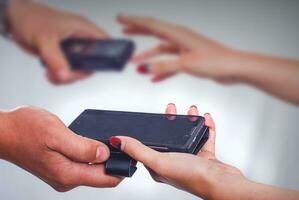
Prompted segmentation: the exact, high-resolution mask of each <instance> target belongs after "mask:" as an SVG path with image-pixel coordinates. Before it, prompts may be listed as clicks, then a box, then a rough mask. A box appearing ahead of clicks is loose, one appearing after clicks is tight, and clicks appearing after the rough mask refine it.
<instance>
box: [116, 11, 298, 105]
mask: <svg viewBox="0 0 299 200" xmlns="http://www.w3.org/2000/svg"><path fill="white" fill-rule="evenodd" d="M118 21H119V22H120V23H121V24H122V25H123V32H124V33H126V34H129V35H147V36H154V37H157V38H159V39H160V40H161V43H160V44H158V45H157V46H155V47H153V48H151V49H148V50H145V51H144V52H142V53H139V54H138V55H136V56H135V57H134V58H133V62H134V63H136V64H140V63H144V62H146V63H149V64H150V65H151V66H152V67H151V70H150V74H151V75H152V76H153V81H161V80H164V79H165V78H168V77H170V76H172V75H175V74H177V73H187V74H190V75H194V76H197V77H203V78H210V79H214V80H216V81H218V82H221V83H225V84H228V83H246V84H250V85H253V86H255V87H257V88H259V89H261V90H264V91H266V92H268V93H269V94H271V95H274V96H276V97H279V98H281V99H283V100H286V101H289V102H292V103H295V104H299V90H298V87H299V61H297V60H291V59H286V58H279V57H275V56H267V55H262V54H256V53H250V52H244V51H240V50H236V49H232V48H229V47H227V46H224V45H222V44H220V43H218V42H216V41H213V40H211V39H209V38H207V37H205V36H203V35H201V34H199V33H196V32H194V31H192V30H190V29H188V28H186V27H183V26H179V25H176V24H171V23H168V22H165V21H161V20H158V19H155V18H151V17H143V16H127V15H119V16H118ZM165 54H170V55H174V56H175V58H174V59H168V60H158V61H156V60H152V59H154V58H157V57H159V56H161V55H165Z"/></svg>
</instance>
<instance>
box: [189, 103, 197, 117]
mask: <svg viewBox="0 0 299 200" xmlns="http://www.w3.org/2000/svg"><path fill="white" fill-rule="evenodd" d="M187 115H191V116H198V115H199V113H198V109H197V106H195V105H192V106H191V107H190V108H189V110H188V113H187Z"/></svg>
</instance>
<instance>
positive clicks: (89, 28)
mask: <svg viewBox="0 0 299 200" xmlns="http://www.w3.org/2000/svg"><path fill="white" fill-rule="evenodd" d="M6 16H7V21H8V27H9V32H10V35H11V36H12V37H11V38H12V39H13V40H14V41H15V42H17V44H18V45H19V46H20V47H21V48H22V49H24V50H25V51H26V52H28V53H31V54H33V55H36V56H38V57H40V59H42V60H43V62H44V63H45V65H46V66H47V68H46V69H47V72H46V76H47V78H48V80H49V81H51V82H52V83H54V84H65V83H71V82H74V81H77V80H81V79H84V78H87V77H89V76H90V75H91V73H87V72H81V71H72V70H71V68H70V66H69V63H68V61H67V60H66V59H65V57H64V54H63V52H62V51H61V49H60V42H61V41H62V40H64V39H66V38H68V37H79V38H97V39H99V38H100V39H104V38H108V37H109V36H108V34H107V33H106V32H105V31H104V30H102V29H101V28H99V27H97V26H96V25H95V24H94V23H93V22H91V21H90V20H88V19H87V18H85V17H83V16H80V15H77V14H73V13H69V12H65V11H62V10H58V9H54V8H52V7H49V6H46V5H44V4H41V3H38V2H34V1H31V0H11V1H10V4H9V6H8V9H7V14H6Z"/></svg>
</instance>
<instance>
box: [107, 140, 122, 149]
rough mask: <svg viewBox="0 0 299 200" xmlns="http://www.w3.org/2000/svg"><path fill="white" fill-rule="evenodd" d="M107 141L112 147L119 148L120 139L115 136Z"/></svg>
mask: <svg viewBox="0 0 299 200" xmlns="http://www.w3.org/2000/svg"><path fill="white" fill-rule="evenodd" d="M109 143H110V145H111V146H112V147H114V148H116V149H118V150H121V140H120V139H119V138H117V137H111V138H110V139H109Z"/></svg>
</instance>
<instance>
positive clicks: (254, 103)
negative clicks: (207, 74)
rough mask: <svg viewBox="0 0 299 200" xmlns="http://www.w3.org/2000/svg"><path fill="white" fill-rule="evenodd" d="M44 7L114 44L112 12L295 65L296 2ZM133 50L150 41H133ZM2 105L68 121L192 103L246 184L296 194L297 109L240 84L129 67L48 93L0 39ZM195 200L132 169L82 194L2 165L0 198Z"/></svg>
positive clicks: (74, 2) (298, 45) (29, 64)
mask: <svg viewBox="0 0 299 200" xmlns="http://www.w3.org/2000/svg"><path fill="white" fill-rule="evenodd" d="M48 3H49V4H51V5H53V6H56V7H59V8H62V9H66V10H69V11H73V12H76V13H81V14H83V15H85V16H87V17H89V18H90V19H92V20H93V21H94V22H95V23H97V24H98V25H99V26H101V27H103V28H105V29H106V30H107V31H108V32H110V33H111V34H112V35H113V36H115V37H123V36H122V35H121V31H120V26H119V25H118V24H117V23H116V22H115V16H116V14H117V13H119V12H123V13H134V14H143V15H151V16H156V17H159V18H163V19H165V20H169V21H172V22H176V23H179V24H184V25H186V26H189V27H192V28H193V29H195V30H197V31H200V32H201V33H203V34H205V35H207V36H209V37H211V38H214V39H216V40H218V41H221V42H223V43H225V44H227V45H230V46H232V47H236V48H241V49H244V50H250V51H257V52H262V53H267V54H275V55H280V56H287V57H291V58H297V59H298V58H299V37H298V35H299V22H298V3H296V1H295V0H294V1H291V0H290V1H277V0H275V1H259V0H254V1H237V0H235V1H233V0H221V1H218V2H217V1H199V0H198V1H197V0H189V1H187V0H184V1H179V0H176V1H171V0H167V1H166V0H164V1H158V0H151V1H141V0H135V1H133V0H118V1H117V0H114V1H108V0H107V1H91V0H86V1H78V0H55V1H54V0H52V1H48ZM134 39H135V40H136V42H137V45H138V50H142V49H144V48H146V47H150V46H152V45H153V44H155V43H156V42H157V41H156V40H154V39H149V38H143V37H137V38H134ZM0 58H1V59H0V108H1V109H11V108H14V107H16V106H19V105H33V106H38V107H42V108H45V109H47V110H49V111H51V112H53V113H55V114H57V115H58V116H59V117H60V118H62V120H63V121H64V122H65V123H66V124H69V123H70V122H71V121H72V120H73V119H74V118H75V117H76V116H77V115H78V114H79V113H80V112H81V111H83V110H84V109H86V108H97V109H111V110H125V111H142V112H158V113H159V112H164V108H165V105H166V104H167V103H168V102H174V103H176V104H177V106H178V110H179V113H180V114H184V113H185V111H186V110H187V109H188V107H189V106H190V105H192V104H196V105H198V107H199V108H200V111H201V113H204V112H210V113H212V115H213V116H214V118H215V121H216V123H217V128H218V138H217V156H218V158H219V159H220V160H222V161H224V162H227V163H230V164H232V165H234V166H236V167H238V168H240V169H241V170H242V171H243V172H244V174H245V175H246V176H247V177H248V178H249V179H251V180H254V181H257V182H262V183H267V184H271V185H277V186H281V187H287V188H293V189H297V190H299V174H298V171H297V170H298V169H299V156H298V153H297V146H298V143H299V141H298V138H299V136H298V134H299V131H298V122H299V108H298V107H296V106H293V105H290V104H287V103H284V102H282V101H280V100H277V99H274V98H272V97H269V96H268V95H266V94H264V93H263V92H259V91H257V90H256V89H254V88H251V87H247V86H244V85H233V86H222V85H219V84H217V83H214V82H213V81H210V80H203V79H198V78H193V77H190V76H186V75H179V76H176V77H174V78H172V79H169V80H167V81H165V82H163V83H159V84H152V83H151V82H150V81H149V79H148V78H147V77H143V76H140V75H138V74H137V73H136V70H135V66H133V65H128V66H127V68H126V70H125V71H124V73H121V74H118V73H98V74H96V75H94V76H93V77H92V78H90V79H88V80H86V81H83V82H79V83H76V84H72V85H68V86H61V87H56V86H53V85H51V84H49V83H48V82H47V81H46V79H45V77H44V69H43V68H42V67H41V66H40V62H39V60H38V59H36V58H33V57H31V56H29V55H27V54H26V53H24V52H22V51H21V50H20V49H19V48H18V47H16V46H15V45H14V44H13V43H12V42H9V41H5V40H4V39H2V38H0ZM107 198H109V199H110V200H112V199H121V198H122V199H130V200H135V199H136V200H137V199H138V200H139V199H144V200H146V199H170V198H171V199H173V200H176V199H196V197H194V196H192V195H190V194H187V193H185V192H182V191H179V190H176V189H174V188H171V187H169V186H166V185H162V184H158V183H155V182H153V181H152V180H151V178H150V176H149V175H148V174H147V172H146V170H145V169H144V168H143V167H142V166H141V165H139V170H138V172H137V173H136V175H135V176H134V177H133V178H132V179H126V180H125V181H123V182H122V183H121V185H120V186H119V187H117V188H115V189H95V188H87V187H80V188H77V189H74V190H73V191H71V192H68V193H57V192H55V191H54V190H53V189H51V188H50V187H49V186H48V185H46V184H45V183H43V182H42V181H40V180H39V179H37V178H36V177H34V176H32V175H31V174H29V173H27V172H25V171H24V170H22V169H20V168H18V167H16V166H14V165H12V164H10V163H7V162H5V161H0V199H44V200H55V199H69V200H79V199H107Z"/></svg>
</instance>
